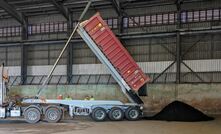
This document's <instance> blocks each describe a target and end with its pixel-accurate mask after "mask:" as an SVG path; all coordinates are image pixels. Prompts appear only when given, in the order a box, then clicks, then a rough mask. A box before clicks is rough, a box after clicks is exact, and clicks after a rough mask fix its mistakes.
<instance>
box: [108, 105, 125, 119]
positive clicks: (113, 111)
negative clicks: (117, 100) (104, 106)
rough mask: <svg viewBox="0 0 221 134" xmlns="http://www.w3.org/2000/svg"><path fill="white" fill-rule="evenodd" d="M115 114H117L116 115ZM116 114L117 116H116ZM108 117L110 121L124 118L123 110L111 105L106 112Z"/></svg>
mask: <svg viewBox="0 0 221 134" xmlns="http://www.w3.org/2000/svg"><path fill="white" fill-rule="evenodd" d="M116 114H117V115H116ZM116 116H117V117H116ZM108 117H109V119H110V120H112V121H120V120H123V118H124V111H123V110H122V109H121V108H118V107H113V108H111V110H110V111H109V113H108Z"/></svg>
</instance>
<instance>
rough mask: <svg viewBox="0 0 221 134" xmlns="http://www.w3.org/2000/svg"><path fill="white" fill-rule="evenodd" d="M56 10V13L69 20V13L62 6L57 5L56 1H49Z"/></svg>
mask: <svg viewBox="0 0 221 134" xmlns="http://www.w3.org/2000/svg"><path fill="white" fill-rule="evenodd" d="M49 1H50V2H51V3H52V4H53V5H54V6H55V7H56V8H57V9H58V11H59V12H60V13H61V14H62V15H63V16H64V17H65V18H66V19H67V20H69V13H68V9H67V8H66V7H64V6H63V5H62V4H60V3H58V2H57V1H56V0H49Z"/></svg>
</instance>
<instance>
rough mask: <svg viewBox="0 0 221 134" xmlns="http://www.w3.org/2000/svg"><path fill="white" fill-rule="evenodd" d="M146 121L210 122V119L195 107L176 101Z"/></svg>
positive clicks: (211, 118)
mask: <svg viewBox="0 0 221 134" xmlns="http://www.w3.org/2000/svg"><path fill="white" fill-rule="evenodd" d="M144 119H146V120H165V121H188V122H193V121H209V120H213V119H214V118H213V117H209V116H207V115H205V114H204V113H202V112H201V111H199V110H197V109H195V108H194V107H192V106H190V105H188V104H185V103H183V102H180V101H174V102H172V103H170V104H169V105H167V106H166V107H165V108H163V110H161V111H160V112H159V113H158V114H156V115H154V116H153V117H144Z"/></svg>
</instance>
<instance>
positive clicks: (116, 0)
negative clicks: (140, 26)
mask: <svg viewBox="0 0 221 134" xmlns="http://www.w3.org/2000/svg"><path fill="white" fill-rule="evenodd" d="M111 3H112V5H113V7H114V9H115V11H116V13H117V14H118V16H121V14H122V12H121V9H120V2H119V0H111Z"/></svg>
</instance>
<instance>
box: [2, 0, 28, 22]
mask: <svg viewBox="0 0 221 134" xmlns="http://www.w3.org/2000/svg"><path fill="white" fill-rule="evenodd" d="M0 7H1V8H3V9H4V10H5V11H6V12H8V14H9V15H11V16H12V17H13V18H15V19H16V20H17V21H18V22H19V23H20V24H21V25H26V21H25V18H24V17H23V15H22V14H21V13H20V12H18V11H16V10H15V9H14V8H13V7H12V6H10V5H9V4H8V3H7V2H6V1H4V0H0Z"/></svg>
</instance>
